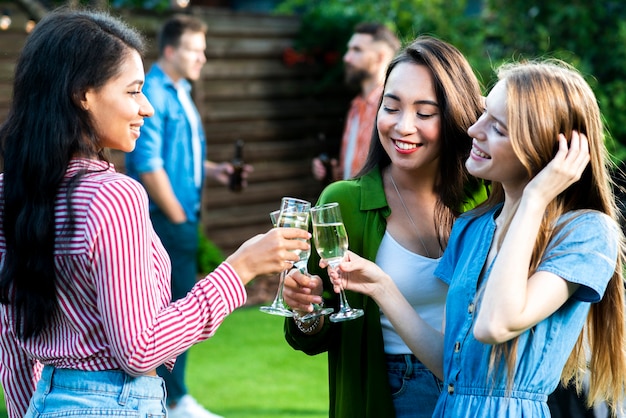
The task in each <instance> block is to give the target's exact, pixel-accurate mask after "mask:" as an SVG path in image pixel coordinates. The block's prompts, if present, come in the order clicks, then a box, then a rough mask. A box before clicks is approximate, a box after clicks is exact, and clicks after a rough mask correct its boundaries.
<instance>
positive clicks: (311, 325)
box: [293, 316, 320, 334]
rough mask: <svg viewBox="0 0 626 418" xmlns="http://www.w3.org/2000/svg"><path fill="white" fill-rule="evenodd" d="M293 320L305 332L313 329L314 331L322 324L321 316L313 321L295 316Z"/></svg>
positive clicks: (307, 332)
mask: <svg viewBox="0 0 626 418" xmlns="http://www.w3.org/2000/svg"><path fill="white" fill-rule="evenodd" d="M293 320H294V321H295V322H296V326H297V327H298V329H299V330H300V331H301V332H303V333H305V334H309V333H311V331H314V330H315V329H316V328H317V327H318V325H319V324H320V318H319V316H318V317H317V318H315V320H314V321H313V322H309V321H302V320H301V319H300V318H294V319H293Z"/></svg>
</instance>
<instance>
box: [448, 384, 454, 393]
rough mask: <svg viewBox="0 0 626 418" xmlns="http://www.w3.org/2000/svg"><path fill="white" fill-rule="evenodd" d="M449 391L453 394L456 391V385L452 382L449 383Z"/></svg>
mask: <svg viewBox="0 0 626 418" xmlns="http://www.w3.org/2000/svg"><path fill="white" fill-rule="evenodd" d="M448 393H449V394H450V395H452V394H453V393H454V385H453V384H452V383H450V384H449V385H448Z"/></svg>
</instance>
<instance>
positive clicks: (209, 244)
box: [197, 229, 225, 274]
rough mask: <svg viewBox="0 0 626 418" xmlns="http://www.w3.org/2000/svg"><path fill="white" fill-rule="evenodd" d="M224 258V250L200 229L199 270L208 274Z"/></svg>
mask: <svg viewBox="0 0 626 418" xmlns="http://www.w3.org/2000/svg"><path fill="white" fill-rule="evenodd" d="M224 259H225V257H224V254H223V253H222V250H220V249H219V247H218V246H217V245H215V244H214V243H213V241H211V240H209V239H208V238H207V237H206V235H204V233H203V232H202V229H200V230H199V232H198V260H197V261H198V271H199V272H200V273H201V274H208V273H210V272H212V271H213V270H215V268H216V267H217V266H219V265H220V263H221V262H222V261H224Z"/></svg>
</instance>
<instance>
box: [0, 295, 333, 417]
mask: <svg viewBox="0 0 626 418" xmlns="http://www.w3.org/2000/svg"><path fill="white" fill-rule="evenodd" d="M187 369H188V370H187V385H188V387H189V392H190V393H191V395H193V396H194V397H195V398H196V399H197V400H198V402H200V403H201V404H203V405H204V406H206V407H207V408H209V409H210V410H211V411H213V412H215V413H218V414H220V415H223V416H224V417H225V418H280V417H285V418H287V417H290V418H294V417H305V418H327V417H328V382H327V376H328V374H327V368H326V355H318V356H315V357H309V356H307V355H305V354H303V353H301V352H298V351H294V350H293V349H291V347H289V345H288V344H287V343H286V342H285V339H284V337H283V318H282V317H277V316H272V315H268V314H264V313H262V312H260V311H259V310H258V308H257V307H250V308H241V309H238V310H237V311H235V312H233V314H231V315H230V316H229V317H228V318H226V320H225V321H224V324H222V326H221V327H220V329H219V330H218V331H217V333H216V334H215V336H214V337H213V338H211V339H209V340H207V341H204V342H202V343H200V344H197V345H195V346H194V347H193V348H192V349H191V352H190V355H189V360H188V362H187ZM0 395H1V394H0ZM6 417H7V414H6V409H5V406H4V400H2V404H1V405H0V418H6Z"/></svg>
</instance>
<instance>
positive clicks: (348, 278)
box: [320, 250, 391, 300]
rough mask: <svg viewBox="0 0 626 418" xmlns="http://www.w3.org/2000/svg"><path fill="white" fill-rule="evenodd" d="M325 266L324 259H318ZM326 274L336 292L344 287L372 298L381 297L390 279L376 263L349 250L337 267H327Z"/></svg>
mask: <svg viewBox="0 0 626 418" xmlns="http://www.w3.org/2000/svg"><path fill="white" fill-rule="evenodd" d="M327 266H328V263H327V262H326V261H325V260H321V261H320V267H327ZM328 276H329V278H330V281H331V283H332V284H333V290H334V291H335V292H336V293H339V292H340V291H341V289H346V290H351V291H353V292H357V293H362V294H364V295H367V296H370V297H371V298H373V299H374V300H379V299H380V298H381V297H382V295H383V293H384V291H385V289H386V288H387V286H388V285H389V283H388V282H390V281H391V278H390V277H389V275H388V274H387V273H385V272H384V271H383V270H382V269H381V268H380V267H379V266H378V265H377V264H376V263H374V262H372V261H370V260H368V259H366V258H363V257H361V256H359V255H357V254H355V253H353V252H352V251H349V250H348V251H346V253H345V255H344V257H343V260H342V261H341V263H340V264H339V266H338V268H337V269H328Z"/></svg>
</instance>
